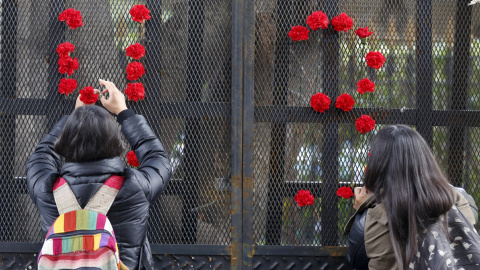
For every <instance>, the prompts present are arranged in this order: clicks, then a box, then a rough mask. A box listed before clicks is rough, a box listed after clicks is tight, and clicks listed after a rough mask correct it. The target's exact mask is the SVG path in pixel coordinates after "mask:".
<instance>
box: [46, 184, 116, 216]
mask: <svg viewBox="0 0 480 270" xmlns="http://www.w3.org/2000/svg"><path fill="white" fill-rule="evenodd" d="M123 181H124V179H123V177H121V176H117V175H112V176H111V177H110V178H108V179H107V181H105V183H104V184H103V185H102V187H100V189H99V190H98V191H97V193H95V195H93V196H92V198H90V201H88V203H87V205H86V206H85V208H84V209H85V210H90V211H95V212H98V213H101V214H104V215H106V214H107V212H108V210H109V209H110V206H112V204H113V201H115V197H116V196H117V194H118V191H119V190H120V188H122V185H123ZM53 197H54V198H55V203H56V204H57V209H58V213H59V214H60V215H62V214H65V213H68V212H71V211H75V210H80V209H82V208H81V207H80V205H79V204H78V201H77V198H76V197H75V194H73V191H72V189H70V186H69V185H68V183H67V181H65V179H63V178H62V177H60V178H58V180H57V181H56V182H55V184H54V185H53Z"/></svg>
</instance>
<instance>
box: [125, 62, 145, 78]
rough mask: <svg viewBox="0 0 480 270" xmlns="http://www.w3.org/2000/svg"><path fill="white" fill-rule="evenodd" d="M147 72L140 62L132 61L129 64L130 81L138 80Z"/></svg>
mask: <svg viewBox="0 0 480 270" xmlns="http://www.w3.org/2000/svg"><path fill="white" fill-rule="evenodd" d="M143 74H145V68H144V67H143V65H142V63H140V62H132V63H130V64H128V65H127V79H129V80H130V81H135V80H138V79H139V78H140V77H142V75H143Z"/></svg>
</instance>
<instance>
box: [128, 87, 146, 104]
mask: <svg viewBox="0 0 480 270" xmlns="http://www.w3.org/2000/svg"><path fill="white" fill-rule="evenodd" d="M125 95H127V97H128V99H129V100H133V101H138V100H139V99H140V100H142V99H144V98H145V88H144V87H143V84H142V83H129V84H127V89H125Z"/></svg>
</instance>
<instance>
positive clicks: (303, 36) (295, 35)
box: [288, 25, 310, 41]
mask: <svg viewBox="0 0 480 270" xmlns="http://www.w3.org/2000/svg"><path fill="white" fill-rule="evenodd" d="M309 32H310V31H308V29H307V28H306V27H305V26H301V25H297V26H292V30H290V32H288V36H289V37H290V38H291V39H292V40H293V41H299V40H307V39H308V33H309Z"/></svg>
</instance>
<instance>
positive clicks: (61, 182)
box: [53, 177, 82, 215]
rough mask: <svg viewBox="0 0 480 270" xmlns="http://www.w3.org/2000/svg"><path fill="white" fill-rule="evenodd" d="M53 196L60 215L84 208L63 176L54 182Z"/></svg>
mask: <svg viewBox="0 0 480 270" xmlns="http://www.w3.org/2000/svg"><path fill="white" fill-rule="evenodd" d="M53 197H54V198H55V203H56V204H57V209H58V213H59V214H60V215H63V214H65V213H68V212H71V211H75V210H80V209H82V208H81V207H80V205H79V204H78V201H77V198H76V197H75V194H73V191H72V190H71V189H70V187H69V186H68V183H67V181H65V179H63V178H62V177H60V178H58V180H57V181H56V182H55V184H53Z"/></svg>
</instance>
